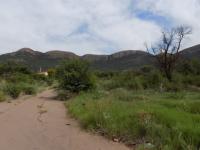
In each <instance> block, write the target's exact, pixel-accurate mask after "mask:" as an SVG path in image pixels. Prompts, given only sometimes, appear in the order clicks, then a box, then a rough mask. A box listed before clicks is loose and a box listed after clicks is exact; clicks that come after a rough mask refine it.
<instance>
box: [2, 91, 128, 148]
mask: <svg viewBox="0 0 200 150" xmlns="http://www.w3.org/2000/svg"><path fill="white" fill-rule="evenodd" d="M54 96H55V93H54V92H53V91H50V90H49V91H45V92H43V93H41V94H38V95H37V96H35V97H26V98H20V99H19V100H16V101H14V102H12V103H7V102H5V103H0V150H128V148H126V147H125V146H123V145H121V144H118V143H113V142H111V141H108V140H106V139H104V138H103V137H99V136H95V135H91V134H89V133H86V132H84V131H82V130H80V128H79V126H78V125H77V123H76V122H75V121H73V120H72V119H70V117H67V116H66V109H65V107H64V105H63V103H62V102H59V101H55V100H53V97H54Z"/></svg>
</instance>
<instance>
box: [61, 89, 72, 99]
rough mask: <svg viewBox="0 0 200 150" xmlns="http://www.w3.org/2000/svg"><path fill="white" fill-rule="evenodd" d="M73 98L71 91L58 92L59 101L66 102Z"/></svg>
mask: <svg viewBox="0 0 200 150" xmlns="http://www.w3.org/2000/svg"><path fill="white" fill-rule="evenodd" d="M71 97H72V93H71V92H70V91H66V90H59V91H58V95H57V99H58V100H61V101H66V100H68V99H70V98H71Z"/></svg>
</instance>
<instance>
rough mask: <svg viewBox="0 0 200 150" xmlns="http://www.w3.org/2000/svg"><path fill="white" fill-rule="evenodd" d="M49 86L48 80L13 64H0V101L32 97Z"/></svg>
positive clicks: (22, 66)
mask: <svg viewBox="0 0 200 150" xmlns="http://www.w3.org/2000/svg"><path fill="white" fill-rule="evenodd" d="M48 84H51V82H50V80H49V78H47V77H46V76H44V75H39V74H37V73H34V72H32V71H30V70H29V69H28V68H27V67H25V66H24V65H20V64H18V63H15V62H7V63H4V64H0V101H5V100H7V99H9V98H12V99H16V98H18V97H19V96H20V95H34V94H36V93H37V92H39V91H40V90H42V88H44V87H45V86H47V85H48Z"/></svg>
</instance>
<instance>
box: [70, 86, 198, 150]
mask: <svg viewBox="0 0 200 150" xmlns="http://www.w3.org/2000/svg"><path fill="white" fill-rule="evenodd" d="M199 97H200V94H199V93H195V92H192V93H190V92H180V93H179V92H177V93H174V92H170V93H168V92H167V93H159V92H155V91H132V90H127V89H124V88H120V89H115V90H111V91H107V90H102V89H101V90H100V89H99V90H98V91H93V92H91V91H90V92H87V93H81V94H80V95H79V96H77V97H75V98H73V100H71V101H68V102H66V106H67V107H68V109H69V112H70V113H71V114H72V115H73V116H74V117H75V118H77V119H78V120H79V121H80V123H81V125H82V127H84V128H86V129H88V130H92V131H97V132H98V133H102V134H103V135H105V136H107V137H109V138H112V139H113V138H117V139H119V140H121V141H123V142H126V143H127V144H130V143H138V145H137V146H138V149H139V148H144V149H146V148H147V147H148V146H151V148H153V149H156V150H157V149H158V150H159V149H170V150H171V149H183V150H187V149H196V148H197V146H198V144H199V143H200V139H199V137H200V128H199V127H200V109H199V104H200V101H199V100H200V99H199ZM147 142H148V143H149V144H147ZM149 148H150V147H149Z"/></svg>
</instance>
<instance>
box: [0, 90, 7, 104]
mask: <svg viewBox="0 0 200 150" xmlns="http://www.w3.org/2000/svg"><path fill="white" fill-rule="evenodd" d="M5 99H6V96H5V94H4V93H3V92H2V91H0V102H3V101H5Z"/></svg>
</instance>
